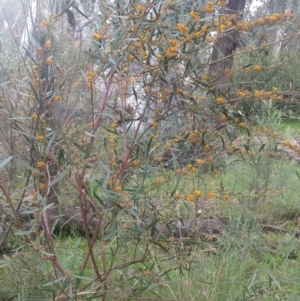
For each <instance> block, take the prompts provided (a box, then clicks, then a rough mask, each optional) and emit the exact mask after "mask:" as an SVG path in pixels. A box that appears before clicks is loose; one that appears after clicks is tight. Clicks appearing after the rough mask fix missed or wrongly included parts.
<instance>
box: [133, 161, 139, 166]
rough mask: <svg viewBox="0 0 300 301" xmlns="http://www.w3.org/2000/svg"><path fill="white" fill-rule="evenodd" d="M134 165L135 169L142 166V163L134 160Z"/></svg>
mask: <svg viewBox="0 0 300 301" xmlns="http://www.w3.org/2000/svg"><path fill="white" fill-rule="evenodd" d="M132 165H133V166H134V167H138V166H139V165H140V163H139V161H136V160H134V161H133V162H132Z"/></svg>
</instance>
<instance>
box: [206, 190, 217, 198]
mask: <svg viewBox="0 0 300 301" xmlns="http://www.w3.org/2000/svg"><path fill="white" fill-rule="evenodd" d="M215 195H216V194H215V193H214V192H213V191H210V192H209V193H208V194H207V197H208V198H209V199H213V198H214V197H215Z"/></svg>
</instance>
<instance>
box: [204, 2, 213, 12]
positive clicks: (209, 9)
mask: <svg viewBox="0 0 300 301" xmlns="http://www.w3.org/2000/svg"><path fill="white" fill-rule="evenodd" d="M205 11H206V12H207V13H208V14H212V13H213V12H214V7H213V4H212V3H211V2H208V3H207V4H206V5H205Z"/></svg>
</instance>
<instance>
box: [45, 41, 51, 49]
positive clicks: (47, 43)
mask: <svg viewBox="0 0 300 301" xmlns="http://www.w3.org/2000/svg"><path fill="white" fill-rule="evenodd" d="M51 48H52V43H51V40H47V41H46V42H45V49H46V50H50V49H51Z"/></svg>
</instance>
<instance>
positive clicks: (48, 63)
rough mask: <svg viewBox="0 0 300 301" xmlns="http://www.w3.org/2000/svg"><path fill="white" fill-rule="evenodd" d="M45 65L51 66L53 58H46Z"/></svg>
mask: <svg viewBox="0 0 300 301" xmlns="http://www.w3.org/2000/svg"><path fill="white" fill-rule="evenodd" d="M46 64H47V65H53V58H52V57H48V58H47V59H46Z"/></svg>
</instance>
